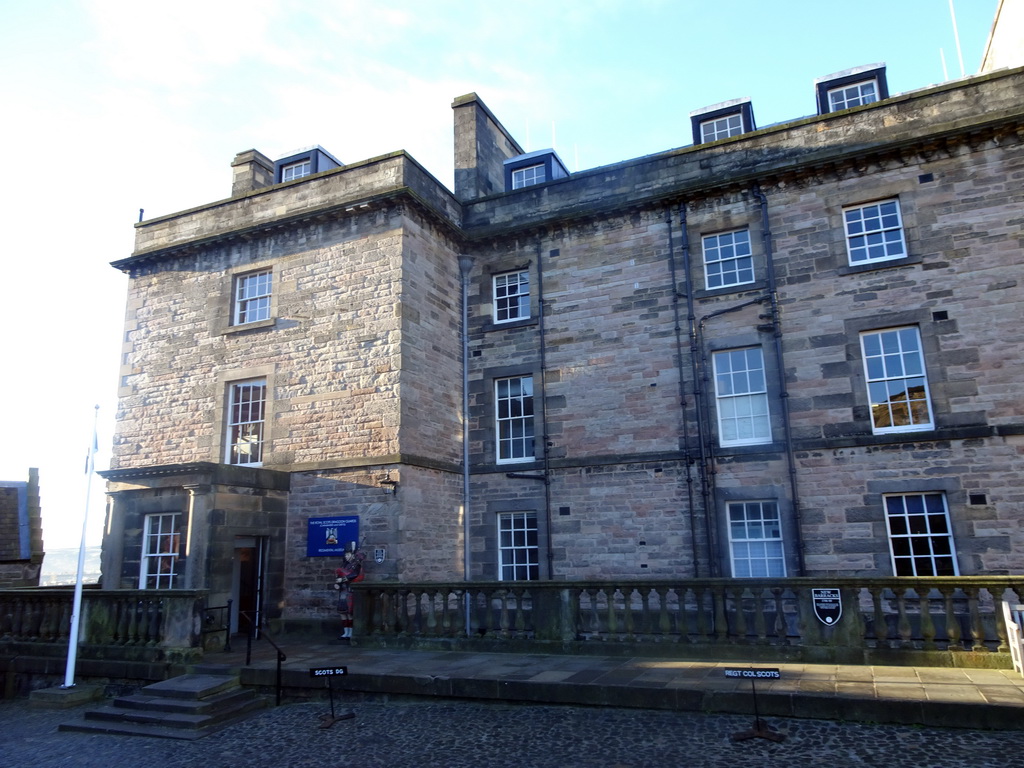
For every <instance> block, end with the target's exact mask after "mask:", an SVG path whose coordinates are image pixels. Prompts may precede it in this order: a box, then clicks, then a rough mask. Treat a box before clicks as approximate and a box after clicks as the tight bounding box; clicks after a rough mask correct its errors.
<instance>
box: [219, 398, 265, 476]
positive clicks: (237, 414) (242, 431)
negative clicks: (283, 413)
mask: <svg viewBox="0 0 1024 768" xmlns="http://www.w3.org/2000/svg"><path fill="white" fill-rule="evenodd" d="M266 401H267V382H266V380H265V379H253V380H251V381H237V382H234V383H232V384H231V385H230V387H229V391H228V419H227V450H226V456H225V459H224V460H225V463H227V464H241V465H259V464H261V463H262V462H263V444H264V427H265V423H264V422H265V418H266V407H267V402H266Z"/></svg>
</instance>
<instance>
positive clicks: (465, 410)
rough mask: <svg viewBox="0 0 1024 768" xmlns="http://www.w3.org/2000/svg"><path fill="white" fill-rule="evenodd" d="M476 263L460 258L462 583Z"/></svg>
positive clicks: (466, 555) (467, 561)
mask: <svg viewBox="0 0 1024 768" xmlns="http://www.w3.org/2000/svg"><path fill="white" fill-rule="evenodd" d="M472 267H473V260H472V259H471V258H470V257H468V256H460V257H459V274H460V276H461V277H462V571H463V581H470V579H471V578H472V577H471V575H470V572H469V571H470V566H471V565H472V561H471V556H472V555H471V550H470V544H469V530H470V526H469V271H470V269H472ZM470 607H471V606H470V597H469V593H468V592H467V593H466V635H467V636H470V635H471V634H472V630H471V629H470V623H469V619H470Z"/></svg>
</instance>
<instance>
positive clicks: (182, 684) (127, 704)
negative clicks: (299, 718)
mask: <svg viewBox="0 0 1024 768" xmlns="http://www.w3.org/2000/svg"><path fill="white" fill-rule="evenodd" d="M266 706H267V699H265V698H264V697H262V696H257V695H256V693H255V692H254V691H252V690H249V689H246V688H242V687H241V685H240V684H239V681H238V676H237V675H219V674H202V673H200V674H189V675H181V676H180V677H174V678H171V679H170V680H164V681H163V682H160V683H153V684H152V685H147V686H146V687H145V688H142V689H141V690H140V691H139V692H138V693H134V694H132V695H130V696H119V697H118V698H116V699H114V700H113V701H112V702H111V703H110V704H108V705H106V706H103V707H100V708H99V709H93V710H89V711H87V712H86V713H85V717H84V719H83V720H79V721H76V722H71V723H63V724H61V726H60V728H59V730H61V731H87V732H91V733H97V732H99V733H118V734H125V735H132V736H155V737H159V738H165V739H188V740H194V739H201V738H202V737H203V736H208V735H209V734H211V733H213V732H214V731H218V730H220V729H221V728H224V727H225V726H228V725H231V724H232V723H237V722H239V721H240V720H244V719H245V718H246V717H249V716H250V715H251V714H253V713H255V712H257V711H259V710H261V709H264V708H265V707H266Z"/></svg>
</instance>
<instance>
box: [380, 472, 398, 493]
mask: <svg viewBox="0 0 1024 768" xmlns="http://www.w3.org/2000/svg"><path fill="white" fill-rule="evenodd" d="M379 484H380V487H381V488H383V489H384V493H386V494H388V495H389V496H394V495H395V494H397V493H398V481H397V480H392V479H391V473H390V472H385V473H384V477H383V478H381V480H380V483H379Z"/></svg>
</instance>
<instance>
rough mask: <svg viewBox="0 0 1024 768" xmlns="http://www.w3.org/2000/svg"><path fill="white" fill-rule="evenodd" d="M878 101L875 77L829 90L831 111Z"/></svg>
mask: <svg viewBox="0 0 1024 768" xmlns="http://www.w3.org/2000/svg"><path fill="white" fill-rule="evenodd" d="M876 101H878V83H877V82H876V81H875V80H873V79H872V80H863V81H861V82H859V83H851V84H850V85H844V86H841V87H839V88H831V89H830V90H829V92H828V108H829V111H830V112H838V111H839V110H840V109H849V108H850V107H859V106H861V105H862V104H871V103H873V102H876Z"/></svg>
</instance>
